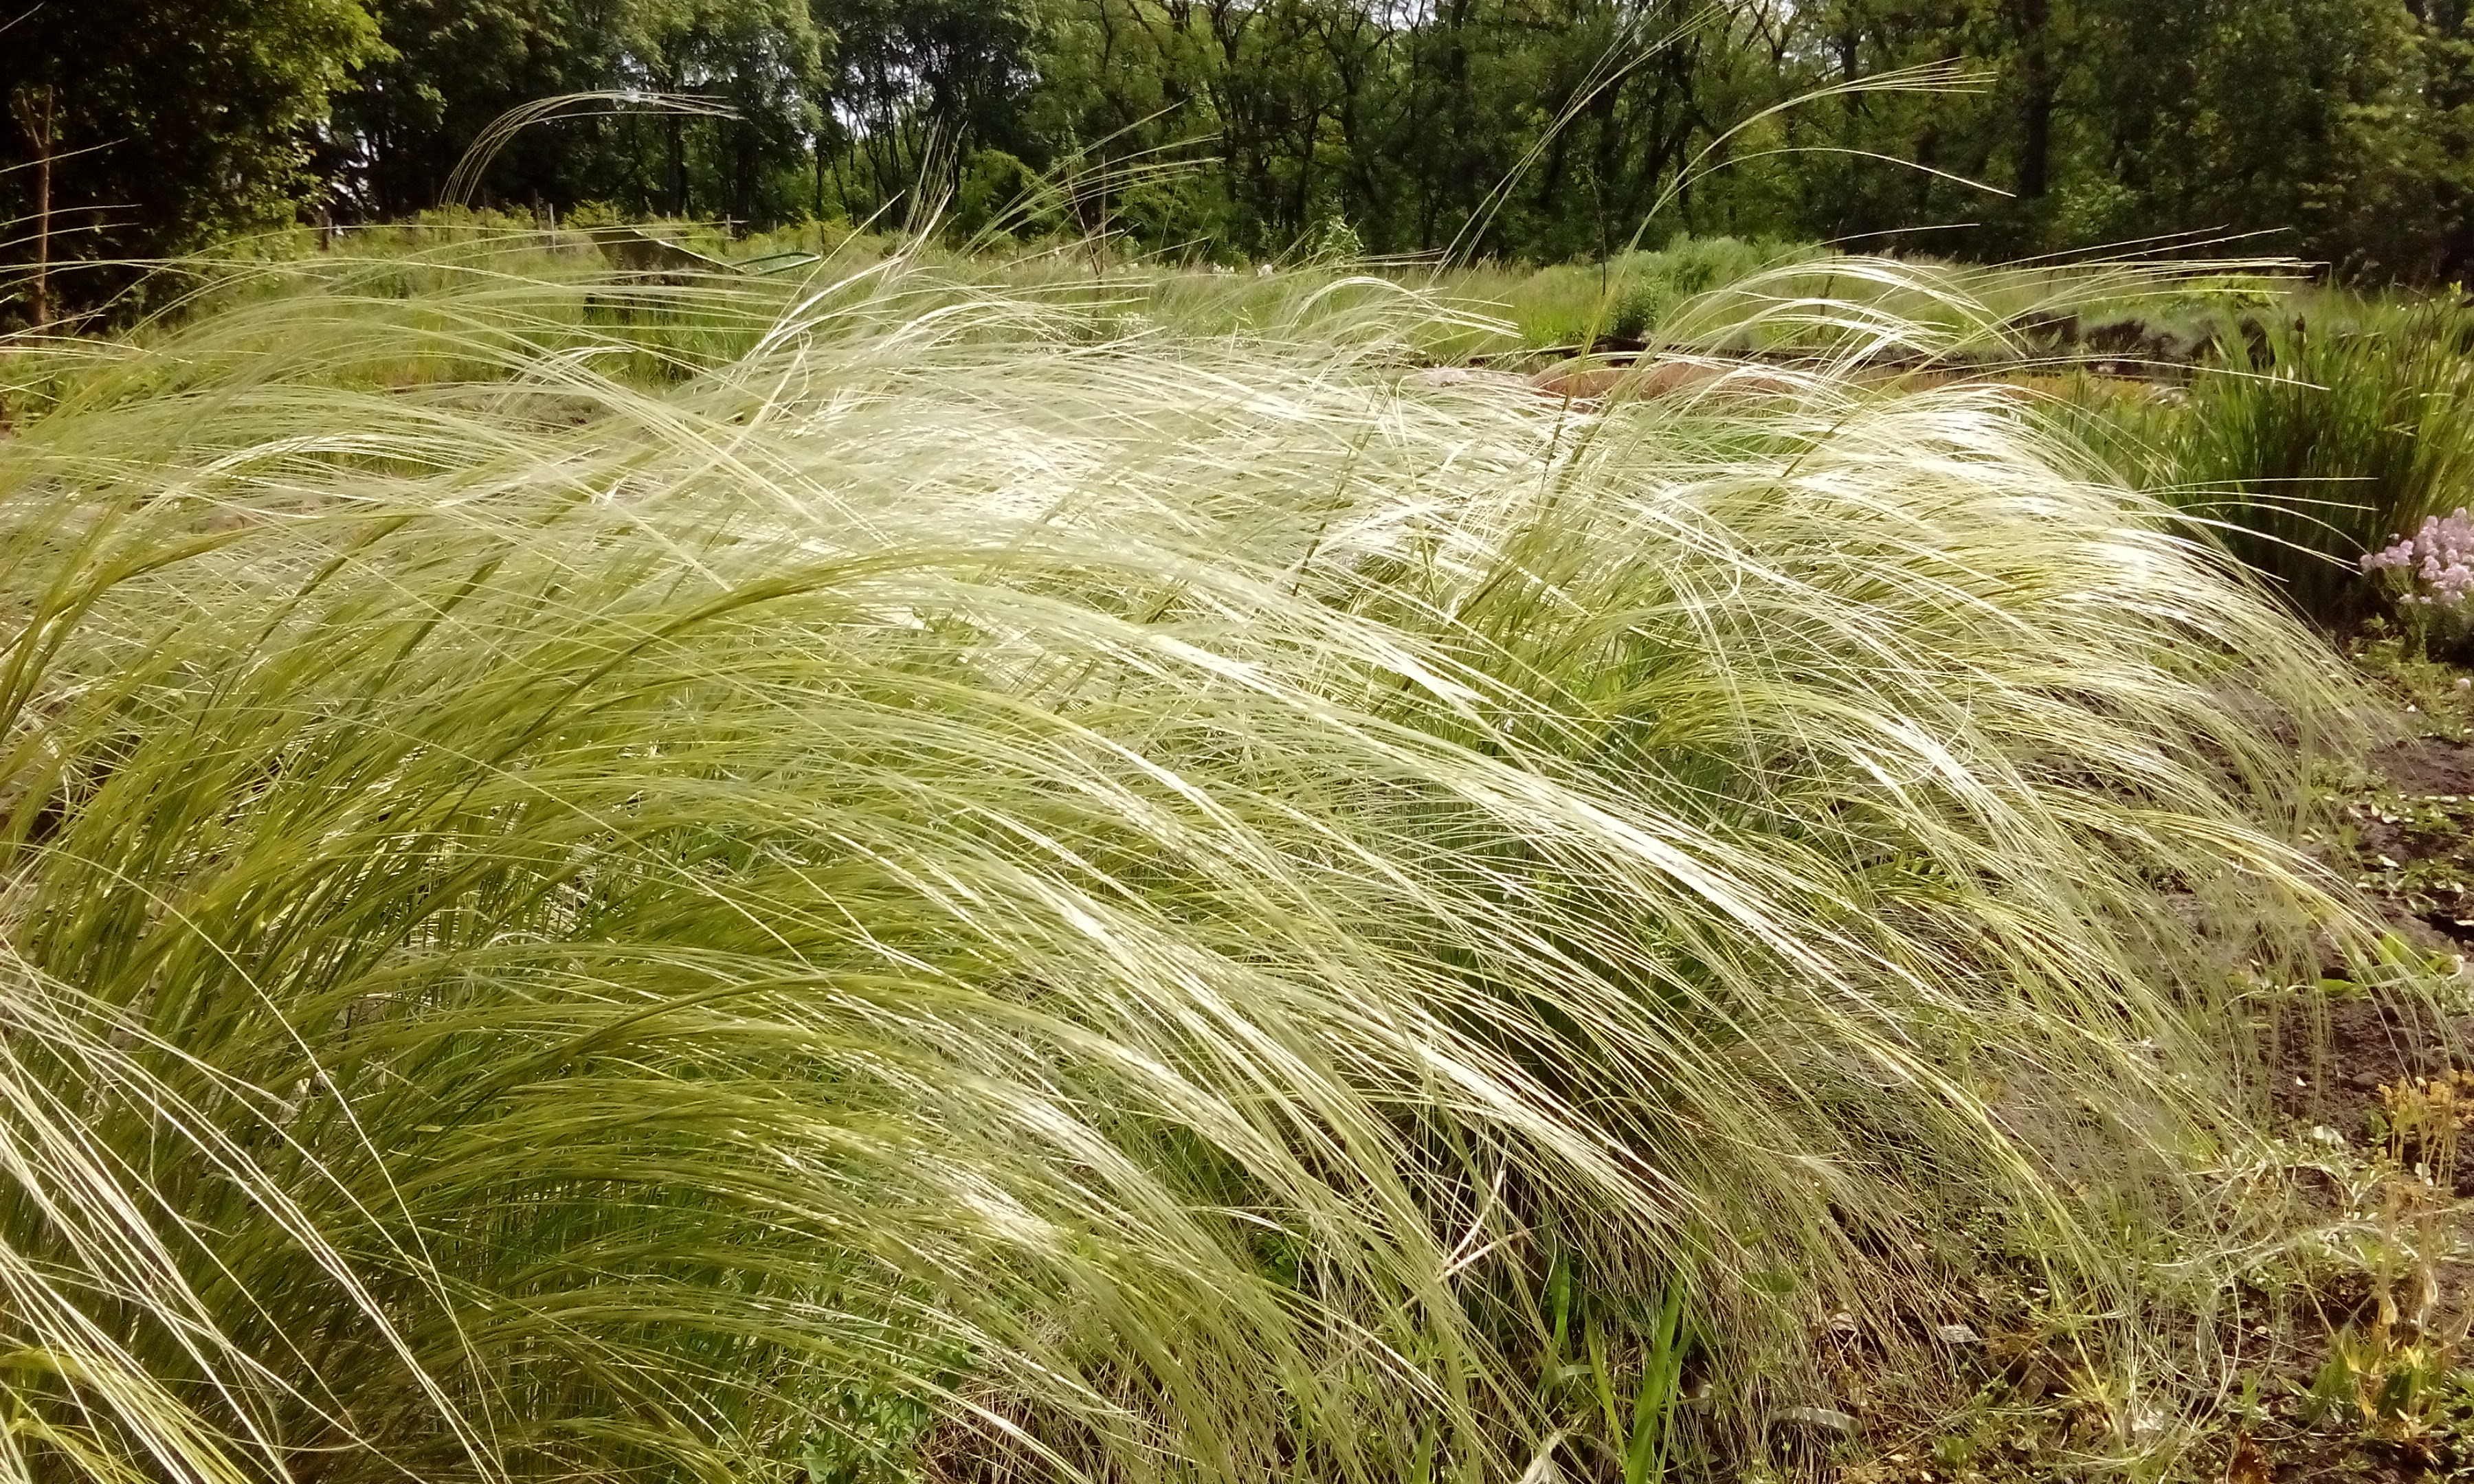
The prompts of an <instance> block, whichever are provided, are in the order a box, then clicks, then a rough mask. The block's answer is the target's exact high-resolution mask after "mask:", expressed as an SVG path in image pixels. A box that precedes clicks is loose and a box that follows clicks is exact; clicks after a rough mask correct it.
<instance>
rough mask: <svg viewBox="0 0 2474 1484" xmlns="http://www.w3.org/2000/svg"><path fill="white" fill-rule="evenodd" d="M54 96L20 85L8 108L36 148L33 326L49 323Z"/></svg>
mask: <svg viewBox="0 0 2474 1484" xmlns="http://www.w3.org/2000/svg"><path fill="white" fill-rule="evenodd" d="M54 102H55V98H54V95H53V92H52V90H51V89H50V88H49V87H21V88H19V89H18V90H17V94H16V96H15V97H13V98H12V99H11V100H10V105H11V111H12V112H14V113H15V114H16V115H17V122H18V124H19V125H20V126H22V127H23V128H24V129H25V131H26V139H27V142H28V143H30V144H32V145H33V146H34V147H35V294H34V322H35V326H36V328H38V329H39V328H41V327H42V326H43V325H46V324H49V323H51V322H52V297H51V283H50V276H51V268H52V123H53V114H54V108H53V105H54Z"/></svg>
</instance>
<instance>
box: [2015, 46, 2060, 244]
mask: <svg viewBox="0 0 2474 1484" xmlns="http://www.w3.org/2000/svg"><path fill="white" fill-rule="evenodd" d="M2011 14H2012V18H2013V21H2014V23H2015V24H2016V25H2017V27H2018V31H2019V85H2020V93H2021V96H2020V120H2019V123H2020V138H2019V195H2020V196H2021V197H2022V198H2023V199H2025V200H2027V201H2034V200H2037V199H2039V198H2041V197H2042V196H2043V195H2044V194H2045V192H2046V191H2047V190H2048V189H2049V188H2050V185H2051V179H2050V178H2051V172H2052V157H2053V90H2054V84H2053V54H2052V48H2051V44H2050V42H2051V37H2050V34H2049V33H2050V24H2049V22H2050V18H2051V17H2050V9H2049V7H2048V0H2015V4H2014V5H2013V7H2012V10H2011Z"/></svg>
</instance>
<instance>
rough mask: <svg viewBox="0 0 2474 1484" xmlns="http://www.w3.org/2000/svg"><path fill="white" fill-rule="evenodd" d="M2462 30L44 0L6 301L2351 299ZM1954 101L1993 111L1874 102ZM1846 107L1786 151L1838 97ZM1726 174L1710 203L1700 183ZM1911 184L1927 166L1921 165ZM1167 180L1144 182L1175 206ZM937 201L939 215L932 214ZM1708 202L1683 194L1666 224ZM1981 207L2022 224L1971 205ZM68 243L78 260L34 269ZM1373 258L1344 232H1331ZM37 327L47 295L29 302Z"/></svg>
mask: <svg viewBox="0 0 2474 1484" xmlns="http://www.w3.org/2000/svg"><path fill="white" fill-rule="evenodd" d="M2467 11H2468V6H2467V4H2466V3H2465V0H2175V3H2172V4H2170V5H2160V4H2156V3H2154V0H1801V3H1790V0H1741V3H1736V4H1732V5H1721V6H1710V5H1706V4H1702V3H1700V0H49V3H44V4H37V5H34V6H32V8H31V9H29V10H27V11H25V12H22V13H19V14H16V15H14V16H13V17H12V16H10V15H8V14H6V13H0V24H5V25H6V26H7V31H6V34H5V37H0V88H5V91H6V93H7V96H8V98H9V101H10V104H11V108H12V119H11V121H10V125H11V127H10V128H8V129H7V130H6V131H5V134H6V137H7V158H6V159H5V160H0V164H5V165H6V167H7V171H6V174H0V214H4V215H6V216H9V217H12V218H14V219H16V220H17V221H19V222H20V223H21V229H20V230H18V231H16V232H14V233H12V237H14V238H15V239H16V240H15V241H14V242H12V244H11V245H10V246H9V247H7V249H6V250H5V251H6V252H7V253H8V254H9V256H10V257H12V258H13V259H14V260H16V261H17V262H19V263H25V262H30V261H31V260H32V258H33V256H34V255H35V254H36V252H37V251H44V252H47V253H48V254H49V255H50V256H51V257H52V258H54V259H55V260H59V259H61V258H94V257H109V256H115V255H118V256H126V255H133V254H147V253H160V252H164V251H179V250H185V249H188V248H192V247H195V246H198V245H199V244H201V243H202V242H205V241H206V240H209V239H211V238H212V237H213V236H214V235H216V234H218V233H221V232H226V231H230V230H232V229H236V228H244V227H250V226H253V225H257V224H263V223H266V222H269V221H289V220H294V219H296V218H300V217H307V218H309V219H313V220H314V219H320V218H322V217H327V218H332V219H337V220H347V221H349V220H372V219H380V218H392V217H400V216H402V215H404V214H407V213H411V212H415V211H419V210H422V209H425V208H428V207H432V206H435V205H437V204H439V203H440V202H441V200H442V197H443V195H444V193H445V191H446V189H447V186H448V180H449V175H450V173H451V172H452V170H453V168H454V165H455V163H456V161H457V159H458V157H459V156H461V155H462V154H463V153H464V151H465V150H466V148H467V147H468V146H469V145H470V144H471V143H472V141H473V138H474V137H475V136H476V135H477V134H478V133H479V132H481V130H482V129H483V128H484V126H486V125H487V124H488V123H489V122H490V121H491V120H492V119H493V118H495V117H497V116H498V115H499V114H501V113H502V112H504V111H505V110H506V109H508V108H513V107H515V106H517V105H519V104H522V103H524V102H527V101H529V100H535V99H541V98H545V97H549V96H553V95H558V94H564V93H574V92H583V91H590V90H611V89H624V90H638V91H643V92H665V93H685V94H694V95H699V96H703V97H708V98H712V99H716V100H718V101H719V102H721V103H724V104H726V105H727V106H728V107H729V108H730V109H731V110H732V111H733V115H734V116H732V117H728V118H695V117H683V116H678V115H675V114H663V113H659V112H653V111H647V110H643V109H623V108H621V109H615V110H614V109H603V110H600V111H597V112H594V113H592V114H590V115H588V116H574V117H568V118H563V119H558V120H554V121H551V122H546V123H543V124H540V125H537V126H534V127H532V128H530V129H528V130H526V131H524V132H522V133H521V134H520V135H519V136H518V137H517V138H516V139H515V140H514V141H513V143H512V144H511V145H510V146H509V147H508V148H507V149H506V150H505V151H504V152H503V153H502V154H501V155H500V156H498V157H497V161H496V163H495V165H494V166H493V167H492V168H491V170H490V171H489V172H488V173H487V176H486V178H485V179H484V180H482V182H481V185H480V189H479V191H478V193H477V201H478V203H485V204H493V205H497V206H498V207H501V208H507V209H515V210H519V211H526V210H529V211H532V212H534V213H537V214H540V215H543V216H545V217H546V216H548V215H551V214H557V215H558V216H559V217H561V218H562V219H570V218H571V217H572V216H573V214H574V213H576V212H577V211H578V210H579V209H586V208H594V209H606V210H611V211H616V212H618V213H622V214H627V215H660V216H671V217H691V216H692V217H704V218H722V219H726V220H728V221H730V222H732V223H734V224H740V225H743V226H745V227H757V228H762V227H775V226H780V225H783V224H785V223H790V222H796V221H800V220H805V219H815V220H820V221H827V222H833V221H844V222H858V221H864V220H868V219H871V218H873V219H876V220H879V221H881V222H885V223H886V224H887V225H893V226H902V225H909V224H910V222H911V219H912V217H913V216H914V214H915V213H916V212H917V211H918V209H919V203H922V202H936V203H941V206H942V210H943V217H942V220H943V221H944V222H945V224H946V226H947V227H948V228H949V229H950V230H954V231H958V232H963V233H968V232H973V231H977V230H980V229H982V228H983V227H987V226H988V224H989V223H990V222H991V221H992V220H995V221H999V222H1000V223H1001V225H1002V224H1003V223H1006V222H1008V221H1014V219H1013V218H1008V217H1007V215H1006V211H1005V208H1006V207H1007V206H1008V205H1009V204H1011V203H1016V202H1018V201H1020V200H1022V199H1023V197H1024V195H1025V192H1026V190H1027V188H1029V187H1030V186H1031V184H1032V183H1033V182H1034V181H1035V180H1040V179H1046V180H1052V181H1056V182H1060V183H1065V184H1070V185H1072V186H1073V187H1074V188H1073V189H1072V190H1070V191H1067V192H1062V193H1054V194H1052V196H1051V200H1052V202H1070V204H1064V205H1056V204H1052V205H1051V206H1050V207H1048V208H1047V209H1045V210H1044V211H1033V212H1030V213H1027V214H1020V215H1019V220H1018V222H1015V225H1017V226H1018V227H1019V228H1020V229H1022V230H1024V231H1026V232H1036V231H1043V230H1057V229H1063V230H1075V231H1079V230H1084V229H1088V228H1091V227H1102V226H1104V227H1109V228H1112V229H1116V230H1120V231H1124V232H1126V233H1128V234H1130V236H1131V237H1132V238H1133V239H1134V240H1136V241H1137V242H1139V243H1140V244H1142V245H1143V246H1145V247H1147V248H1150V249H1153V250H1168V251H1179V250H1181V251H1185V252H1189V253H1194V254H1199V255H1205V256H1209V257H1212V258H1215V259H1220V260H1229V259H1234V258H1239V257H1261V256H1266V255H1271V254H1277V253H1281V252H1285V251H1294V250H1295V249H1297V248H1298V246H1299V245H1300V244H1307V245H1314V244H1328V243H1330V242H1333V241H1337V242H1339V243H1342V244H1344V245H1347V246H1352V247H1362V248H1363V249H1364V250H1366V251H1375V252H1431V251H1439V250H1443V249H1447V248H1455V247H1456V248H1459V249H1461V250H1464V251H1474V252H1479V253H1485V254H1492V255H1498V256H1506V257H1518V258H1529V259H1540V260H1558V259H1565V258H1570V257H1575V256H1592V255H1597V254H1600V253H1603V252H1605V251H1611V250H1613V249H1617V248H1620V247H1621V246H1622V245H1623V244H1624V243H1625V242H1626V241H1627V240H1628V239H1629V238H1630V237H1631V236H1632V234H1633V233H1634V232H1635V231H1636V230H1637V229H1638V228H1639V227H1641V225H1642V223H1643V221H1644V219H1645V218H1647V217H1648V216H1649V214H1650V213H1651V211H1652V209H1653V207H1655V206H1657V205H1658V204H1659V203H1661V198H1664V197H1667V196H1669V195H1671V196H1672V199H1671V200H1670V201H1668V202H1667V203H1666V204H1665V206H1664V208H1663V214H1662V216H1661V219H1660V220H1659V221H1658V222H1656V223H1653V224H1652V226H1651V234H1652V236H1653V237H1656V238H1662V237H1663V236H1664V235H1666V234H1667V233H1669V232H1672V231H1675V230H1686V229H1688V230H1691V231H1694V232H1699V233H1710V232H1734V233H1736V234H1739V235H1748V236H1749V235H1787V236H1811V237H1822V238H1831V239H1855V240H1858V241H1860V242H1862V243H1863V244H1864V245H1866V246H1875V247H1879V246H1884V245H1886V246H1893V247H1902V248H1907V249H1912V250H1920V251H1934V252H1943V253H1953V254H1958V255H1968V256H1980V257H1988V258H1989V257H2012V256H2018V255H2021V254H2025V253H2034V252H2043V251H2067V250H2072V249H2076V248H2083V247H2088V246H2093V245H2098V244H2102V243H2109V242H2116V241H2122V240H2125V239H2132V238H2141V237H2147V236H2151V235H2155V234H2167V233H2178V232H2190V233H2202V234H2218V233H2224V232H2265V233H2270V234H2272V235H2269V236H2268V237H2265V238H2263V239H2261V240H2259V241H2258V242H2257V243H2256V245H2255V246H2256V248H2257V250H2259V251H2290V252H2294V253H2298V254H2301V255H2304V256H2307V257H2311V258H2315V259H2319V260H2324V261H2327V262H2330V263H2331V264H2333V265H2335V266H2336V267H2337V268H2338V269H2339V270H2340V271H2341V272H2343V273H2346V274H2348V275H2353V276H2357V277H2365V278H2399V279H2408V280H2419V281H2446V280H2448V279H2451V278H2455V277H2458V276H2461V275H2462V274H2463V273H2464V271H2465V267H2466V263H2467V260H2468V258H2469V257H2474V224H2469V219H2468V201H2469V197H2470V196H2474V158H2470V157H2469V149H2468V141H2469V138H2474V33H2470V32H2469V25H2468V16H2467ZM1937 62H1950V63H1953V64H1954V67H1955V69H1956V70H1957V71H1960V72H1964V73H1966V74H1969V75H1970V76H1971V77H1972V79H1973V81H1972V82H1969V83H1968V84H1965V85H1963V86H1960V85H1942V86H1936V87H1931V88H1928V89H1925V90H1914V89H1904V90H1897V89H1884V88H1879V87H1868V86H1866V85H1865V84H1867V83H1868V80H1872V81H1878V80H1880V79H1883V78H1885V77H1890V76H1893V75H1896V74H1899V73H1901V72H1902V71H1903V69H1913V68H1918V67H1921V66H1927V65H1929V64H1932V63H1937ZM1827 89H1835V91H1830V92H1826V93H1825V94H1824V95H1823V96H1820V97H1815V98H1807V101H1806V102H1804V103H1802V104H1800V105H1797V106H1794V107H1791V108H1783V109H1778V110H1777V111H1765V110H1772V109H1776V108H1778V106H1779V105H1781V104H1783V103H1786V102H1787V101H1789V100H1793V99H1796V98H1798V97H1801V96H1807V95H1810V94H1813V93H1814V92H1815V91H1816V90H1827ZM1704 152H1708V153H1707V156H1706V159H1705V164H1707V165H1710V166H1716V167H1722V168H1715V169H1712V170H1710V171H1708V172H1707V173H1705V174H1701V175H1698V176H1696V177H1694V178H1692V179H1691V180H1688V181H1686V180H1685V178H1684V174H1683V173H1684V172H1685V169H1686V164H1687V163H1688V162H1689V161H1691V160H1693V159H1694V158H1695V157H1696V156H1703V154H1704ZM1918 165H1922V166H1925V167H1927V168H1926V169H1924V170H1919V169H1917V168H1915V167H1916V166H1918ZM1153 167H1157V168H1153ZM923 182H925V187H926V188H925V189H921V188H920V187H921V185H922V183H923ZM1679 184H1681V185H1682V187H1683V188H1682V189H1680V190H1679V189H1678V187H1679ZM1982 187H1992V188H1993V189H1990V190H1988V189H1984V188H1982ZM45 206H48V208H49V212H50V218H49V220H50V223H51V226H52V231H51V232H50V233H49V234H48V236H49V239H50V240H49V241H48V242H47V243H44V244H41V245H40V246H39V248H38V245H37V244H36V241H35V239H36V236H38V235H41V234H38V233H36V232H34V231H31V230H28V229H25V228H24V227H23V226H22V224H27V223H31V222H33V221H34V220H35V219H36V216H37V215H38V213H39V212H40V211H41V210H42V209H43V208H44V207H45ZM1344 228H1345V230H1344ZM20 297H21V298H22V295H21V296H20Z"/></svg>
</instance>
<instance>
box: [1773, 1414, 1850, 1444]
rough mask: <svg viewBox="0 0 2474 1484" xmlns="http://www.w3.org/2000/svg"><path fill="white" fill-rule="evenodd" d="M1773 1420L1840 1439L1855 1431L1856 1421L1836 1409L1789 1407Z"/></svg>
mask: <svg viewBox="0 0 2474 1484" xmlns="http://www.w3.org/2000/svg"><path fill="white" fill-rule="evenodd" d="M1775 1420H1776V1421H1777V1422H1778V1423H1780V1424H1783V1425H1786V1426H1791V1427H1803V1428H1807V1429H1809V1430H1811V1431H1814V1432H1827V1433H1832V1434H1835V1435H1836V1436H1838V1437H1842V1438H1843V1437H1846V1436H1847V1435H1848V1434H1849V1433H1852V1432H1854V1431H1855V1430H1856V1419H1855V1418H1854V1417H1852V1416H1850V1415H1849V1414H1847V1413H1845V1412H1842V1411H1839V1410H1838V1409H1837V1408H1836V1407H1827V1406H1791V1407H1787V1408H1786V1409H1784V1410H1783V1411H1782V1412H1780V1413H1779V1414H1778V1417H1777V1418H1776V1419H1775Z"/></svg>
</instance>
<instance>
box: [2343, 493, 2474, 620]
mask: <svg viewBox="0 0 2474 1484" xmlns="http://www.w3.org/2000/svg"><path fill="white" fill-rule="evenodd" d="M2382 568H2389V569H2393V570H2396V571H2402V572H2409V573H2411V574H2412V575H2413V576H2415V577H2418V578H2420V579H2422V581H2423V582H2424V583H2425V584H2426V585H2428V586H2429V587H2430V589H2431V590H2430V591H2428V592H2423V593H2411V592H2410V593H2407V594H2406V595H2405V600H2404V601H2406V602H2408V603H2419V604H2421V605H2422V606H2424V607H2425V608H2431V607H2434V606H2437V607H2439V608H2457V607H2460V606H2462V604H2463V603H2464V602H2465V599H2466V597H2467V596H2468V595H2469V594H2474V516H2468V515H2466V513H2465V507H2464V506H2462V505H2461V506H2459V507H2457V510H2456V511H2455V513H2453V514H2451V515H2446V516H2439V515H2433V516H2431V517H2430V518H2429V519H2427V520H2425V521H2423V523H2422V529H2421V530H2420V531H2419V532H2416V533H2415V534H2414V535H2413V536H2412V537H2399V538H2398V539H2397V541H2396V544H2395V545H2393V546H2388V547H2384V548H2382V549H2381V550H2379V551H2374V552H2370V553H2367V554H2366V555H2365V556H2364V558H2363V570H2364V571H2365V572H2376V571H2379V570H2381V569H2382Z"/></svg>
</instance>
